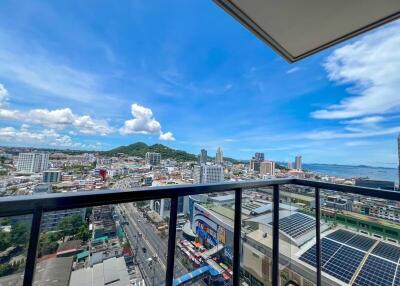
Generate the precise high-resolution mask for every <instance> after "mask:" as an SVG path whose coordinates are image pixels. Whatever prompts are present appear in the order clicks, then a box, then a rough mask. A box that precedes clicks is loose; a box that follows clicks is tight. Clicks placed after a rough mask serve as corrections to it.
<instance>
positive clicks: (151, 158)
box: [146, 152, 161, 166]
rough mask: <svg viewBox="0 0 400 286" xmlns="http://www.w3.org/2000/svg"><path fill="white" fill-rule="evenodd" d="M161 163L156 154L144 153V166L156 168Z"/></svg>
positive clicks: (158, 154)
mask: <svg viewBox="0 0 400 286" xmlns="http://www.w3.org/2000/svg"><path fill="white" fill-rule="evenodd" d="M160 163H161V154H160V153H156V152H147V153H146V164H147V165H150V166H157V165H160Z"/></svg>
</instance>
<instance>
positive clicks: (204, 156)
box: [198, 149, 207, 165]
mask: <svg viewBox="0 0 400 286" xmlns="http://www.w3.org/2000/svg"><path fill="white" fill-rule="evenodd" d="M198 163H199V165H201V164H205V163H207V150H205V149H201V151H200V154H199V155H198Z"/></svg>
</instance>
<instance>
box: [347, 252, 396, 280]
mask: <svg viewBox="0 0 400 286" xmlns="http://www.w3.org/2000/svg"><path fill="white" fill-rule="evenodd" d="M395 272H396V264H395V263H392V262H389V261H387V260H383V259H381V258H378V257H376V256H373V255H370V256H369V257H368V259H367V261H366V262H365V264H364V266H363V267H362V268H361V271H360V273H359V274H358V276H357V278H356V280H355V282H354V284H353V286H388V285H389V286H391V285H392V283H393V278H394V274H395ZM394 285H399V284H396V283H395V284H394Z"/></svg>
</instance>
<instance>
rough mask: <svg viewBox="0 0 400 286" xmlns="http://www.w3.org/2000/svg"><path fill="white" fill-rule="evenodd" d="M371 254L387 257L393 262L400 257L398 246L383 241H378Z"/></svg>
mask: <svg viewBox="0 0 400 286" xmlns="http://www.w3.org/2000/svg"><path fill="white" fill-rule="evenodd" d="M372 254H375V255H377V256H381V257H383V258H386V259H389V260H391V261H393V262H395V263H397V261H399V259H400V248H398V247H397V246H395V245H391V244H389V243H385V242H379V243H378V245H377V246H376V247H375V248H374V250H373V251H372Z"/></svg>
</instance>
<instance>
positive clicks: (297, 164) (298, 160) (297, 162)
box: [294, 155, 303, 170]
mask: <svg viewBox="0 0 400 286" xmlns="http://www.w3.org/2000/svg"><path fill="white" fill-rule="evenodd" d="M294 168H295V169H296V170H301V169H302V168H303V167H302V163H301V156H300V155H297V156H296V158H295V160H294Z"/></svg>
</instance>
